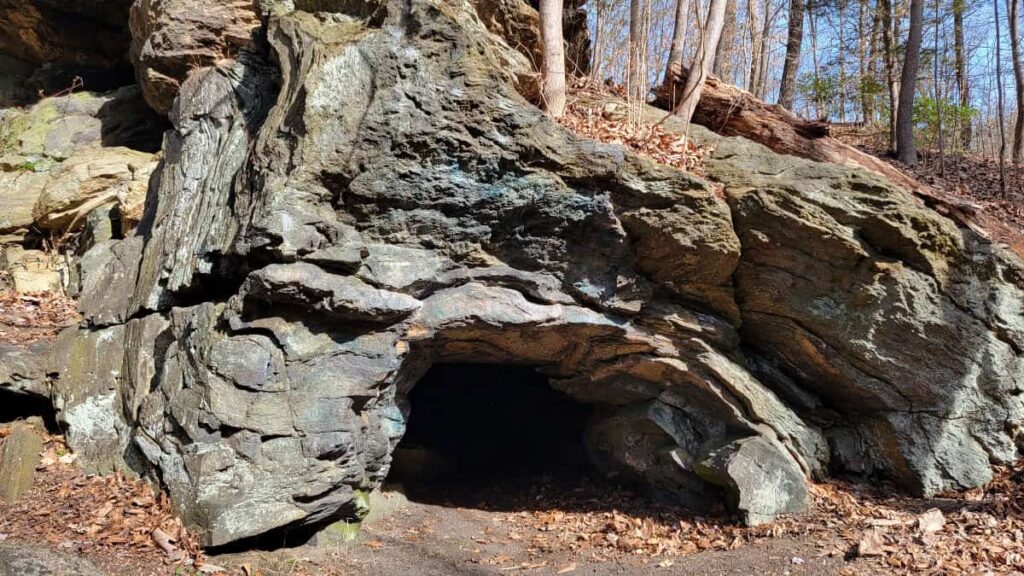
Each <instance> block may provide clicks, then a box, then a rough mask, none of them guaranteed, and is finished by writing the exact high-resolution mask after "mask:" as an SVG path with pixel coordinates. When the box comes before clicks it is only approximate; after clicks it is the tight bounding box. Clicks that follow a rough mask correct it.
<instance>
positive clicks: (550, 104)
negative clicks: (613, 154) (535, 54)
mask: <svg viewBox="0 0 1024 576" xmlns="http://www.w3.org/2000/svg"><path fill="white" fill-rule="evenodd" d="M540 33H541V41H542V42H543V43H544V74H543V77H542V79H541V82H542V86H543V95H544V106H545V108H546V109H547V111H548V113H549V114H551V116H553V117H555V118H560V117H561V116H562V115H563V114H565V99H566V94H565V91H566V85H565V46H564V39H563V37H562V0H540Z"/></svg>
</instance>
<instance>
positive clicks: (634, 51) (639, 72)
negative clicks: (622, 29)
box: [626, 0, 650, 124]
mask: <svg viewBox="0 0 1024 576" xmlns="http://www.w3.org/2000/svg"><path fill="white" fill-rule="evenodd" d="M649 16H650V15H649V13H648V7H647V0H630V6H629V62H628V70H627V74H626V86H627V88H628V90H627V100H628V101H629V104H630V106H629V110H630V123H631V124H636V123H638V122H639V117H640V111H641V107H642V106H643V104H644V103H645V102H647V92H648V86H647V38H648V31H649V28H650V27H649Z"/></svg>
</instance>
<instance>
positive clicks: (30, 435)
mask: <svg viewBox="0 0 1024 576" xmlns="http://www.w3.org/2000/svg"><path fill="white" fill-rule="evenodd" d="M42 450H43V438H42V436H40V435H39V432H38V431H37V430H36V428H35V427H33V426H32V425H30V424H27V423H25V422H18V423H15V424H14V426H12V427H11V434H10V436H8V437H7V438H6V439H5V440H4V441H3V443H2V444H0V500H3V501H5V502H14V501H15V500H17V499H18V498H20V497H21V495H22V494H24V493H25V491H27V490H28V489H29V488H31V487H32V481H33V480H34V479H35V473H36V466H37V465H38V464H39V453H40V452H42Z"/></svg>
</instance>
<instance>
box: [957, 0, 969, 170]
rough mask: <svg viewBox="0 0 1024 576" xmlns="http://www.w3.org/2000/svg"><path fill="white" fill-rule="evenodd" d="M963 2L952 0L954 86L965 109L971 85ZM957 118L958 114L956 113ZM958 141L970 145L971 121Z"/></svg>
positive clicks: (965, 145) (964, 145) (962, 0)
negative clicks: (968, 77) (968, 75)
mask: <svg viewBox="0 0 1024 576" xmlns="http://www.w3.org/2000/svg"><path fill="white" fill-rule="evenodd" d="M964 2H965V0H953V67H954V69H955V74H956V88H957V91H958V92H959V93H960V106H961V107H962V108H964V109H966V108H967V107H968V106H970V105H971V87H970V85H969V84H968V82H967V58H966V56H965V49H964ZM957 117H958V118H959V117H960V115H959V114H958V115H957ZM960 141H961V144H962V145H963V147H964V149H965V150H966V149H967V148H968V147H970V145H971V122H970V120H968V121H967V123H966V124H965V125H964V126H963V128H962V129H961V132H960Z"/></svg>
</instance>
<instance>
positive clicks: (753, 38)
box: [747, 0, 771, 92]
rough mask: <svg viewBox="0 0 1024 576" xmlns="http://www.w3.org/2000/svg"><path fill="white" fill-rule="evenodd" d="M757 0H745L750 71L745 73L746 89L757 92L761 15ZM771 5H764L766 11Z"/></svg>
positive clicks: (760, 46) (760, 47) (760, 45)
mask: <svg viewBox="0 0 1024 576" xmlns="http://www.w3.org/2000/svg"><path fill="white" fill-rule="evenodd" d="M757 1H758V0H747V28H748V33H749V35H750V72H749V74H748V75H747V91H748V92H757V83H758V80H759V79H760V72H761V69H760V65H761V50H762V48H763V46H762V38H763V36H761V15H760V14H759V13H758V4H757ZM770 8H771V7H770V6H765V11H766V12H767V11H768V10H769V9H770Z"/></svg>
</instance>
